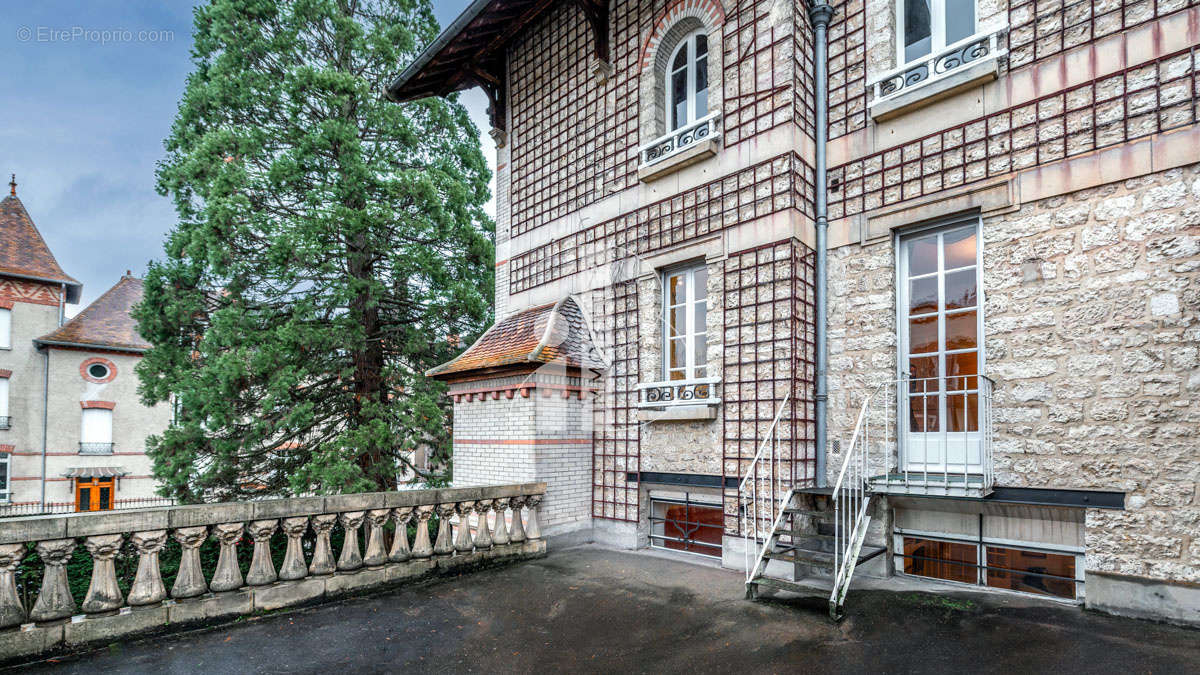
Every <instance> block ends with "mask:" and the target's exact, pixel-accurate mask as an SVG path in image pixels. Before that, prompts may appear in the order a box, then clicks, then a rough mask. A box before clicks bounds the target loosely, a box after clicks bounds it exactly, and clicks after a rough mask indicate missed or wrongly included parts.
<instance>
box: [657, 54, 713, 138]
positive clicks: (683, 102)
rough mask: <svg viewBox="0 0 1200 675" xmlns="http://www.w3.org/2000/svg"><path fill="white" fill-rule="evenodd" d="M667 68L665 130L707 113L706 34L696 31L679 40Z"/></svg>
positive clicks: (680, 125) (675, 127) (686, 123)
mask: <svg viewBox="0 0 1200 675" xmlns="http://www.w3.org/2000/svg"><path fill="white" fill-rule="evenodd" d="M669 63H670V65H669V67H668V70H667V92H666V93H667V131H669V132H670V131H675V130H676V129H680V128H682V127H685V126H687V125H689V124H691V123H693V122H695V121H696V120H698V119H701V118H702V117H705V116H706V115H708V37H707V36H706V35H705V34H704V32H703V31H696V32H694V33H691V34H690V35H688V36H687V37H685V38H683V39H682V40H680V41H679V45H678V46H677V47H675V51H674V53H672V54H671V60H670V62H669Z"/></svg>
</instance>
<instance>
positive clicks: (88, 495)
mask: <svg viewBox="0 0 1200 675" xmlns="http://www.w3.org/2000/svg"><path fill="white" fill-rule="evenodd" d="M113 492H114V486H113V479H112V478H76V479H75V510H76V511H108V510H110V509H112V507H113Z"/></svg>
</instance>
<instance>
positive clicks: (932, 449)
mask: <svg viewBox="0 0 1200 675" xmlns="http://www.w3.org/2000/svg"><path fill="white" fill-rule="evenodd" d="M980 234H981V233H980V223H979V218H978V217H973V218H970V219H968V220H960V221H956V222H954V223H952V224H948V225H944V226H939V227H933V228H925V229H921V230H917V231H914V232H911V233H907V234H903V235H901V236H900V237H899V238H898V246H897V256H898V258H899V260H898V261H897V271H898V274H897V281H898V282H899V285H898V289H897V299H898V312H897V314H898V317H897V318H898V322H897V325H898V332H899V335H898V340H897V343H898V345H899V355H898V356H899V367H900V377H901V379H902V383H901V385H900V386H899V387H898V388H897V389H898V396H899V397H900V401H898V404H899V406H900V407H899V410H900V411H901V416H900V417H899V418H898V420H897V422H898V425H899V427H900V429H899V432H900V433H899V438H900V451H901V453H902V460H901V464H902V466H903V467H904V470H906V471H909V472H914V471H919V472H931V473H933V472H936V473H950V474H963V473H969V474H978V473H982V472H983V450H982V440H983V439H982V434H981V433H980V429H981V428H982V422H983V417H982V415H983V413H982V408H983V406H982V404H981V386H982V385H981V382H980V377H979V376H980V374H981V373H982V369H983V357H984V350H983V290H982V285H981V281H982V279H981V274H980V270H981V269H982V268H983V265H982V262H983V257H982V250H981V243H982V239H981V236H980Z"/></svg>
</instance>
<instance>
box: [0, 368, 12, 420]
mask: <svg viewBox="0 0 1200 675" xmlns="http://www.w3.org/2000/svg"><path fill="white" fill-rule="evenodd" d="M11 421H12V420H11V418H9V416H8V378H7V377H0V429H7V428H9V426H10V422H11Z"/></svg>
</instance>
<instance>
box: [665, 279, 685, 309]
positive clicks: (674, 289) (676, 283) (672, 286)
mask: <svg viewBox="0 0 1200 675" xmlns="http://www.w3.org/2000/svg"><path fill="white" fill-rule="evenodd" d="M686 301H687V287H686V286H685V285H684V280H683V275H682V274H672V275H671V276H669V277H667V304H669V305H682V304H683V303H684V302H686Z"/></svg>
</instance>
